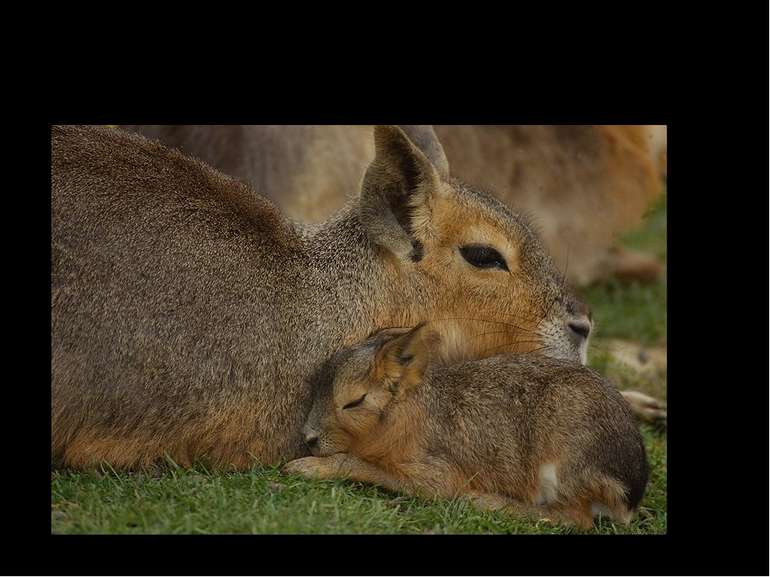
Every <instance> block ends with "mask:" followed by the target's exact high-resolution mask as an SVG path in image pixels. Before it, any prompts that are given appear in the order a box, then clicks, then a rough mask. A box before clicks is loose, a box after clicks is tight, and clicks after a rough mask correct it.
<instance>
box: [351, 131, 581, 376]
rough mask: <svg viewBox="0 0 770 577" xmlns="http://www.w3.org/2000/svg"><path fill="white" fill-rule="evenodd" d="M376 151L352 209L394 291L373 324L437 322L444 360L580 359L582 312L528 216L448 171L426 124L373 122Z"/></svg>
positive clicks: (440, 150)
mask: <svg viewBox="0 0 770 577" xmlns="http://www.w3.org/2000/svg"><path fill="white" fill-rule="evenodd" d="M375 150H376V154H375V159H374V161H373V162H372V163H371V165H370V166H369V168H368V169H367V171H366V174H365V176H364V179H363V182H362V186H361V197H360V199H359V207H358V210H359V212H360V219H361V222H362V224H363V225H364V228H365V230H366V232H367V235H368V237H369V239H370V240H371V241H372V243H373V244H375V245H377V246H378V247H380V248H381V249H383V251H382V252H383V254H384V255H386V256H385V260H386V261H388V262H389V263H390V264H391V265H392V267H393V268H394V270H395V273H394V275H393V276H394V278H396V279H398V280H397V281H396V282H397V284H398V285H399V286H400V287H401V291H402V293H403V294H401V297H400V304H401V306H400V309H399V313H397V314H396V315H395V316H392V315H391V316H390V318H387V319H386V318H383V319H379V320H380V321H381V322H379V324H380V326H407V325H409V326H412V325H415V324H417V323H419V322H421V321H424V320H429V321H431V322H432V324H434V325H435V326H439V325H440V326H441V332H442V337H443V345H442V356H444V357H445V358H447V359H462V358H467V359H474V358H483V357H485V356H490V355H495V354H498V353H502V352H531V351H539V352H541V353H542V354H544V355H547V356H551V357H555V358H565V359H573V360H578V361H581V362H582V363H584V364H585V362H586V354H587V347H588V338H589V335H590V332H591V328H592V319H591V315H590V312H589V310H588V308H587V307H586V306H585V305H584V304H583V303H582V302H580V301H579V300H578V299H577V298H576V297H575V296H574V295H573V294H572V293H571V291H570V290H569V289H568V288H567V286H566V284H565V280H564V277H565V275H564V273H563V271H558V270H556V268H555V266H554V264H553V262H552V260H551V258H550V256H549V255H548V254H547V253H546V251H545V249H544V247H543V245H542V243H541V241H540V239H539V238H538V236H537V234H536V233H535V232H534V230H533V229H532V226H531V225H530V224H529V223H528V222H527V220H526V219H525V218H524V217H522V216H521V215H519V214H516V213H515V212H513V211H512V210H510V209H509V208H508V207H507V206H506V205H505V204H503V203H501V202H499V201H498V200H496V199H495V198H493V197H492V196H491V195H487V194H485V193H482V192H479V191H476V190H473V189H471V188H469V187H467V186H466V185H464V184H462V183H461V182H459V181H457V180H456V179H454V178H452V177H450V176H449V166H448V163H447V160H446V157H445V155H444V151H443V149H442V147H441V144H440V143H439V141H438V139H437V138H436V135H435V133H434V132H433V129H432V128H431V127H429V126H427V127H426V126H409V127H404V130H402V129H401V128H399V127H395V126H377V127H376V128H375ZM407 303H408V304H407Z"/></svg>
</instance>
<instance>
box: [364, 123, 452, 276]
mask: <svg viewBox="0 0 770 577" xmlns="http://www.w3.org/2000/svg"><path fill="white" fill-rule="evenodd" d="M374 145H375V158H374V160H373V161H372V163H371V164H370V165H369V168H367V170H366V174H365V175H364V179H363V182H362V184H361V198H360V215H361V222H362V223H363V225H364V227H365V228H366V230H367V233H368V235H369V238H370V239H371V240H372V242H374V243H375V244H377V245H379V246H382V247H385V248H386V249H388V250H389V251H391V252H392V253H393V254H395V255H396V256H397V257H399V258H401V259H404V260H407V259H411V260H414V261H419V260H420V259H421V258H422V242H421V241H422V240H423V239H424V238H426V237H427V236H429V235H430V230H429V229H430V221H431V204H432V199H433V197H434V196H436V195H438V194H439V193H440V183H441V178H442V177H446V176H448V173H449V166H448V164H447V160H446V156H445V155H444V149H443V148H442V146H441V143H440V142H439V141H438V138H437V137H436V134H435V132H434V131H433V128H432V127H430V126H424V125H412V126H404V127H403V129H402V128H399V127H397V126H382V125H380V126H375V128H374Z"/></svg>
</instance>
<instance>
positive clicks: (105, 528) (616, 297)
mask: <svg viewBox="0 0 770 577" xmlns="http://www.w3.org/2000/svg"><path fill="white" fill-rule="evenodd" d="M665 239H666V201H665V197H664V198H663V200H662V201H661V202H660V203H659V205H658V206H656V207H655V209H654V210H653V211H652V212H651V214H650V215H649V217H648V218H647V220H646V223H645V226H644V227H643V228H642V229H641V230H640V231H637V232H635V233H634V234H632V235H629V236H628V237H626V238H625V239H624V240H623V243H624V244H625V245H626V246H628V247H631V248H636V249H640V250H646V251H649V252H653V253H654V254H657V255H658V256H659V257H661V258H663V259H664V260H665V257H666V241H665ZM583 296H584V298H585V299H586V300H587V301H588V302H589V304H590V305H591V306H592V308H593V310H594V317H595V318H596V319H597V335H596V339H595V341H594V342H595V344H594V345H593V346H592V349H593V350H592V351H591V354H590V356H589V364H590V365H591V366H593V367H595V368H596V369H597V370H599V371H601V372H602V373H604V374H608V375H610V376H611V378H612V379H613V380H614V381H615V382H616V384H617V385H618V386H619V388H621V389H623V388H635V389H638V390H643V391H646V392H650V393H651V394H657V395H658V396H662V397H663V398H665V396H666V395H665V389H666V376H665V374H653V375H645V376H640V375H639V374H637V373H635V372H632V371H628V370H627V369H624V368H623V367H622V366H618V365H617V364H615V363H614V362H613V361H612V359H611V358H610V357H609V356H608V355H607V354H606V352H605V351H604V349H603V346H602V341H603V339H607V338H622V339H629V340H635V341H641V342H643V343H645V344H649V345H653V344H657V345H665V335H666V291H665V282H662V283H660V284H658V285H654V286H638V285H631V286H627V285H622V284H619V283H608V284H604V285H600V286H595V287H591V288H590V289H588V290H586V291H584V292H583ZM642 434H643V437H644V441H645V445H646V447H647V451H648V457H649V460H650V466H651V476H650V483H649V485H648V487H647V492H646V494H645V497H644V500H643V501H642V507H641V509H640V512H639V514H638V515H637V516H636V517H635V519H634V520H633V521H632V523H631V525H630V526H629V527H621V526H616V525H614V524H613V523H611V522H609V521H607V520H601V521H599V522H598V523H597V526H596V527H595V528H594V529H592V530H591V531H590V532H591V533H599V534H614V533H634V534H659V533H665V532H666V519H667V515H666V510H667V507H666V495H667V491H666V457H667V454H666V435H665V432H662V431H658V430H653V429H652V428H650V427H647V426H643V427H642ZM51 526H52V531H53V532H54V533H412V534H414V533H416V534H441V533H497V534H499V533H503V534H515V533H543V534H548V533H574V532H579V531H577V530H575V529H567V528H562V527H557V526H552V525H550V524H548V523H538V524H534V523H530V522H525V521H521V520H518V519H514V518H511V517H509V516H507V515H505V514H503V513H488V512H480V511H477V510H475V509H474V508H473V507H471V506H470V505H469V504H468V503H467V502H466V501H464V500H454V501H449V500H439V501H432V502H431V501H423V500H419V499H414V498H409V497H404V496H399V495H394V494H390V493H388V492H386V491H384V490H382V489H379V488H377V487H371V486H365V485H361V484H358V483H351V482H342V481H308V480H305V479H301V478H298V477H288V476H284V475H281V474H280V473H279V471H278V470H277V469H276V468H255V469H252V470H250V471H247V472H241V473H226V474H222V473H220V474H211V473H208V472H207V471H206V470H205V469H203V468H201V467H198V468H194V469H191V470H183V469H180V468H177V467H173V466H169V467H166V468H164V469H163V470H162V471H161V472H160V473H158V474H157V475H147V474H143V473H134V474H125V473H123V474H116V473H115V472H113V471H111V470H107V471H103V472H100V473H94V472H92V473H83V472H73V471H53V472H52V474H51Z"/></svg>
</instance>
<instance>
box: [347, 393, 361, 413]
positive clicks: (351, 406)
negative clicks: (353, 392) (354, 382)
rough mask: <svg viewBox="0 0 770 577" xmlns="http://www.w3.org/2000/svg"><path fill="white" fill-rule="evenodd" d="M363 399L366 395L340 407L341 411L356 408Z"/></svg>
mask: <svg viewBox="0 0 770 577" xmlns="http://www.w3.org/2000/svg"><path fill="white" fill-rule="evenodd" d="M365 398H366V394H364V395H363V396H362V397H361V398H360V399H357V400H355V401H351V402H350V403H348V404H347V405H345V406H344V407H342V410H343V411H344V410H346V409H352V408H354V407H357V406H358V405H360V404H361V403H363V402H364V399H365Z"/></svg>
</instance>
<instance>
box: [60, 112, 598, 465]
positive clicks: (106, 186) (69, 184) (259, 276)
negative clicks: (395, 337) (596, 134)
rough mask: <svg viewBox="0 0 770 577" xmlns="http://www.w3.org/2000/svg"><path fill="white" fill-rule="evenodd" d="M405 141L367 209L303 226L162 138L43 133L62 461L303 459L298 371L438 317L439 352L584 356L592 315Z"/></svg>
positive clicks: (517, 237)
mask: <svg viewBox="0 0 770 577" xmlns="http://www.w3.org/2000/svg"><path fill="white" fill-rule="evenodd" d="M410 130H411V131H412V133H413V138H410V137H408V136H407V134H405V132H404V131H402V130H401V129H399V128H397V127H377V128H376V129H375V130H374V141H375V149H376V153H375V158H374V160H373V161H372V163H371V165H370V167H369V169H368V170H367V172H366V174H365V177H364V180H363V182H362V185H361V191H360V196H359V197H357V198H356V199H353V200H351V203H350V204H349V205H348V206H346V207H345V208H344V209H343V210H342V211H341V212H340V213H339V214H337V215H336V216H335V217H333V218H332V219H330V220H329V221H327V222H325V223H323V224H322V225H320V226H317V227H312V228H302V227H299V226H296V225H294V224H292V223H291V222H289V221H288V220H286V219H284V218H283V217H282V216H281V215H280V214H279V213H278V211H277V210H276V209H275V208H274V207H273V205H272V204H271V203H270V202H269V201H267V200H265V199H264V198H262V197H260V196H258V195H257V194H255V193H254V192H253V191H252V190H251V189H249V188H248V187H246V186H245V185H244V184H241V183H239V182H237V181H235V180H233V179H231V178H228V177H225V176H224V175H222V174H220V173H218V172H216V171H215V170H213V169H211V168H210V167H208V166H206V165H204V164H202V163H200V162H197V161H195V160H193V159H190V158H187V157H184V156H183V155H181V154H180V153H178V152H175V151H173V150H169V149H166V148H165V147H163V146H161V145H159V144H157V143H153V142H150V141H148V140H146V139H144V138H142V137H139V136H136V135H130V134H128V133H125V132H123V131H119V130H111V129H98V128H93V127H91V128H89V127H54V128H53V129H52V147H53V153H52V159H53V161H52V191H51V199H52V243H51V250H52V271H51V272H52V302H51V315H52V325H51V340H52V349H53V350H52V382H53V386H52V389H53V391H52V392H53V399H52V402H53V407H52V452H53V456H54V460H55V461H56V462H57V463H60V464H64V465H67V466H73V467H83V466H90V465H94V464H96V463H99V462H101V461H107V462H109V463H110V464H111V465H112V466H114V467H139V466H145V465H149V464H151V463H153V462H154V461H156V460H158V459H161V458H163V456H164V455H168V456H170V457H171V458H172V459H173V460H175V461H176V462H177V463H179V464H183V465H187V464H190V463H192V462H194V461H195V460H204V461H206V462H207V463H208V464H209V465H213V466H220V467H226V466H227V467H229V466H234V467H245V466H248V465H249V464H251V463H252V462H253V461H254V460H256V461H257V462H261V463H274V462H279V461H281V460H283V459H290V458H295V457H297V456H299V455H301V454H302V453H303V452H304V451H305V450H306V449H305V447H304V443H303V440H302V436H301V427H302V423H303V421H304V417H305V415H307V412H308V410H309V408H310V404H311V402H312V396H311V385H310V383H309V382H308V379H309V377H310V376H311V375H312V374H313V372H314V371H315V370H316V369H317V367H318V366H319V365H320V364H321V363H322V362H323V361H324V360H325V359H327V358H329V356H330V355H332V354H333V353H334V352H335V351H337V350H339V349H340V348H341V347H343V346H347V345H350V344H352V343H355V342H359V341H360V340H362V339H363V338H364V337H365V336H366V335H368V334H370V333H371V332H372V331H374V330H375V329H377V328H381V327H387V326H414V325H415V324H417V323H419V322H421V321H423V320H426V319H434V320H436V321H437V322H440V321H441V320H442V319H443V320H444V322H445V328H446V331H447V333H448V334H450V335H451V338H449V339H447V342H448V343H449V345H450V346H448V347H447V354H450V355H452V354H454V355H458V356H462V355H467V356H469V357H474V356H479V355H484V354H485V352H486V351H487V350H491V349H496V350H498V351H499V350H511V351H521V352H523V351H528V350H534V349H542V350H544V351H545V352H546V353H548V354H551V355H554V356H560V357H568V358H576V359H577V358H582V359H584V358H585V353H586V346H587V340H588V336H589V333H590V330H591V320H590V317H589V316H588V314H587V309H586V307H585V306H584V305H582V304H581V303H580V302H579V301H577V300H576V299H575V298H574V297H573V296H572V295H571V294H570V292H569V291H568V290H567V289H566V288H565V287H564V283H563V278H562V277H561V276H560V275H559V273H558V271H556V269H555V268H554V267H553V264H552V263H551V261H550V260H549V259H548V257H547V255H546V254H545V252H544V251H543V250H542V247H541V246H540V244H539V241H538V239H537V237H536V235H534V234H533V233H532V231H531V230H530V228H529V227H528V225H527V223H526V221H524V220H522V219H521V218H520V217H518V216H517V215H515V214H513V213H511V212H510V211H509V210H508V209H507V208H505V207H504V206H503V205H502V204H500V203H498V202H496V201H494V200H493V199H491V198H489V197H487V196H485V195H483V194H481V193H478V192H476V191H473V190H472V189H468V188H467V187H464V186H463V185H462V184H461V183H459V182H456V181H454V180H452V179H450V178H449V177H448V167H447V166H446V158H445V157H444V156H443V151H441V149H440V145H438V142H437V140H436V138H435V135H434V134H433V132H432V130H429V129H420V128H419V127H412V128H411V129H410ZM415 143H418V144H419V147H418V146H417V145H416V144H415ZM482 334H483V335H484V336H482ZM297 351H301V354H297Z"/></svg>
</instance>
